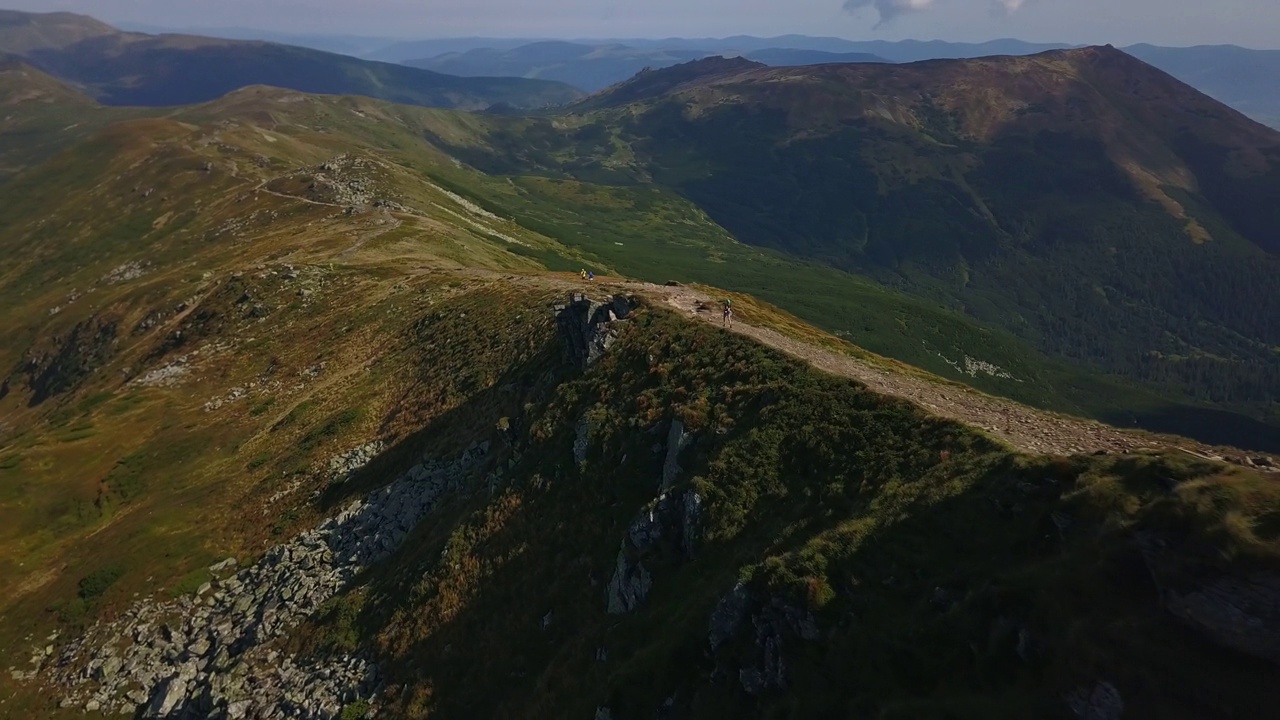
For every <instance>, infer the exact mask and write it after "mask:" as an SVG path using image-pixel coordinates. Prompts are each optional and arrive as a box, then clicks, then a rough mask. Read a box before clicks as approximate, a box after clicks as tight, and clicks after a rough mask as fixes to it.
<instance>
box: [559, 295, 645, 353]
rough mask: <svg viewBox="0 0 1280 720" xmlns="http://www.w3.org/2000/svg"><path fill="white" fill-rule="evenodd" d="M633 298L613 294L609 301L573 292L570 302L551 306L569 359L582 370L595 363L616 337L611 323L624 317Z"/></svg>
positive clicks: (632, 305)
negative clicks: (600, 300)
mask: <svg viewBox="0 0 1280 720" xmlns="http://www.w3.org/2000/svg"><path fill="white" fill-rule="evenodd" d="M634 307H635V301H634V300H632V299H631V298H628V297H626V296H623V295H614V296H613V297H612V298H610V300H609V302H607V303H605V302H599V301H596V300H591V299H589V298H588V297H587V296H586V295H583V294H580V293H574V294H573V295H571V296H570V297H569V302H568V303H565V304H559V305H556V306H554V308H553V311H554V313H555V318H556V328H557V330H558V331H559V332H560V337H561V338H562V339H563V340H564V343H565V348H566V350H567V352H568V356H569V361H570V362H571V363H573V364H574V365H576V366H577V367H579V368H581V369H586V368H588V367H590V366H592V365H594V364H595V363H596V361H597V360H599V359H600V358H601V357H602V356H603V355H604V353H605V351H606V350H608V349H609V346H610V345H612V344H613V342H614V340H615V339H617V334H616V333H615V332H614V329H613V323H614V322H615V321H617V320H622V319H625V318H626V317H627V316H628V315H630V314H631V311H632V309H634Z"/></svg>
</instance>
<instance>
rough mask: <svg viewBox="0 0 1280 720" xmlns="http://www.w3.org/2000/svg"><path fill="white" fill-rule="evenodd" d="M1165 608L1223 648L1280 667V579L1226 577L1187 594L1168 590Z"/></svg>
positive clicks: (1259, 575)
mask: <svg viewBox="0 0 1280 720" xmlns="http://www.w3.org/2000/svg"><path fill="white" fill-rule="evenodd" d="M1165 607H1167V608H1168V610H1169V612H1171V613H1173V615H1174V616H1175V617H1177V618H1178V619H1179V620H1182V621H1183V622H1184V623H1186V624H1187V625H1190V626H1191V627H1193V628H1195V629H1197V630H1199V631H1200V632H1201V633H1203V634H1204V635H1206V636H1208V637H1209V638H1210V639H1211V640H1213V641H1214V642H1216V643H1218V644H1220V645H1224V646H1226V647H1229V648H1232V649H1234V650H1238V651H1240V652H1242V653H1246V654H1248V655H1252V656H1254V657H1258V658H1262V659H1264V660H1270V661H1271V662H1273V663H1277V664H1280V577H1277V576H1275V575H1273V574H1270V573H1256V574H1254V575H1251V576H1249V577H1243V578H1235V577H1227V576H1223V577H1220V578H1217V579H1216V580H1212V581H1210V582H1206V583H1204V584H1203V585H1202V586H1201V587H1200V588H1199V589H1197V590H1192V591H1190V592H1187V593H1186V594H1183V593H1179V592H1177V591H1174V590H1169V591H1167V592H1166V593H1165Z"/></svg>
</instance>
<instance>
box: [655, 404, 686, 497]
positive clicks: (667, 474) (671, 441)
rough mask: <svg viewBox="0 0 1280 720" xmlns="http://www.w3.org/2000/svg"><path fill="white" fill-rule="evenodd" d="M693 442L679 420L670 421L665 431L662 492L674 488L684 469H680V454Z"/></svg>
mask: <svg viewBox="0 0 1280 720" xmlns="http://www.w3.org/2000/svg"><path fill="white" fill-rule="evenodd" d="M691 442H693V434H692V433H688V432H685V429H684V422H683V421H682V420H680V419H679V418H676V419H675V420H672V421H671V429H670V430H668V431H667V457H666V459H665V460H664V461H663V463H662V490H663V492H666V491H667V490H670V489H671V488H673V487H675V484H676V480H678V479H679V478H680V473H682V472H684V468H682V467H680V453H681V452H683V451H684V449H685V448H687V447H689V443H691Z"/></svg>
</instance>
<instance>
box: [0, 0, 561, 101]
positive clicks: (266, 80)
mask: <svg viewBox="0 0 1280 720" xmlns="http://www.w3.org/2000/svg"><path fill="white" fill-rule="evenodd" d="M6 17H9V18H11V20H12V22H10V24H9V25H7V26H6V27H7V28H14V29H13V30H11V31H9V32H6V33H5V34H3V35H0V52H8V53H11V54H17V55H20V56H22V57H23V58H25V59H26V60H27V61H28V62H29V63H31V64H33V65H35V66H36V67H38V68H40V69H42V70H44V71H46V72H49V73H50V74H53V75H55V76H58V77H60V78H63V79H66V80H69V81H72V82H75V83H77V84H78V85H81V86H83V87H84V88H86V89H87V90H89V91H90V92H91V93H92V94H93V95H95V96H96V97H97V99H99V100H101V101H103V102H105V103H107V104H114V105H147V106H165V105H182V104H189V103H194V102H203V101H208V100H213V99H215V98H217V97H220V96H222V95H224V94H226V93H228V92H231V91H233V90H236V89H238V88H240V87H243V86H246V85H276V86H280V87H286V88H289V89H293V90H299V91H304V92H314V93H326V94H365V95H369V96H372V97H380V98H383V99H387V100H393V101H396V102H400V103H405V104H416V105H426V106H443V107H462V108H467V109H484V108H485V107H488V106H490V105H495V104H499V103H504V104H507V105H515V106H520V107H540V106H544V105H555V104H561V103H564V102H567V101H569V100H572V99H575V98H577V97H579V96H580V94H581V93H580V91H578V90H575V89H573V88H571V87H569V86H567V85H563V84H560V83H553V82H547V81H539V80H524V79H519V78H476V79H463V78H456V77H452V76H448V75H442V74H439V73H433V72H430V71H426V70H420V69H415V68H409V67H407V66H403V65H396V64H389V63H377V62H372V61H365V60H359V59H354V58H351V57H348V56H345V55H338V54H334V53H327V52H322V51H318V50H310V49H305V48H299V47H292V46H287V45H279V44H275V43H270V42H264V41H254V40H227V39H220V38H208V37H201V36H193V35H181V34H168V35H159V36H153V35H145V34H141V33H124V32H120V31H117V30H115V29H114V28H110V27H109V26H106V25H103V24H101V23H97V21H94V20H92V18H88V17H85V16H67V17H66V18H63V19H68V18H69V19H70V20H73V21H74V23H71V24H72V25H73V26H74V27H81V26H82V25H83V26H88V27H90V28H92V31H85V32H81V33H78V34H75V33H73V35H72V36H71V37H69V38H59V37H45V36H44V35H43V34H42V33H41V32H40V30H39V27H40V23H41V22H45V23H48V22H50V20H49V19H48V18H43V17H42V16H36V15H30V14H26V13H17V12H15V11H10V12H9V14H8V15H7V16H6ZM59 17H62V16H59ZM22 18H26V19H28V22H27V23H25V24H22V23H20V22H18V20H21V19H22ZM102 28H107V29H108V30H109V32H108V31H106V30H102ZM210 67H217V68H218V69H219V71H218V73H216V74H210V73H208V72H207V69H208V68H210Z"/></svg>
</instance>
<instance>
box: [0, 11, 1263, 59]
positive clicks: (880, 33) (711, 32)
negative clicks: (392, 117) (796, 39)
mask: <svg viewBox="0 0 1280 720" xmlns="http://www.w3.org/2000/svg"><path fill="white" fill-rule="evenodd" d="M0 6H4V7H9V8H12V9H18V10H31V11H48V10H71V11H75V12H82V13H86V14H90V15H94V16H96V17H98V18H101V19H103V20H106V21H108V22H111V21H120V22H135V23H147V24H152V25H161V26H166V27H219V26H223V27H226V26H240V27H254V28H259V29H266V30H275V31H291V32H296V33H333V34H339V33H345V34H365V35H387V36H396V37H420V38H428V37H456V36H468V35H483V36H497V37H504V36H505V37H530V36H535V37H670V36H680V37H705V36H716V37H720V36H726V35H735V34H751V35H781V34H785V33H802V34H808V35H833V36H838V37H845V38H851V39H887V40H896V39H901V38H919V39H926V40H927V39H935V38H936V39H943V40H957V41H981V40H989V39H993V38H1001V37H1017V38H1020V39H1023V40H1030V41H1039V42H1067V43H1089V44H1095V43H1096V44H1102V43H1108V42H1109V43H1113V44H1115V45H1127V44H1130V43H1136V42H1150V43H1155V44H1162V45H1195V44H1209V43H1234V44H1237V45H1244V46H1247V47H1259V48H1275V47H1280V0H785V1H784V2H778V1H776V0H647V1H645V2H629V3H624V2H618V1H617V0H0Z"/></svg>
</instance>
